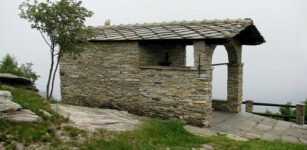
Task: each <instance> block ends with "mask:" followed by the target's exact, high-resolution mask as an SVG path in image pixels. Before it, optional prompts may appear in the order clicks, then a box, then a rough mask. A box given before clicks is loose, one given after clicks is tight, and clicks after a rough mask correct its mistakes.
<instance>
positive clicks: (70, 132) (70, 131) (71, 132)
mask: <svg viewBox="0 0 307 150" xmlns="http://www.w3.org/2000/svg"><path fill="white" fill-rule="evenodd" d="M64 131H66V132H67V133H68V136H69V137H71V138H73V139H75V138H76V137H77V136H78V135H84V134H85V131H83V130H79V129H77V128H74V127H71V126H65V127H64Z"/></svg>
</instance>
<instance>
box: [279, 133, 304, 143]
mask: <svg viewBox="0 0 307 150" xmlns="http://www.w3.org/2000/svg"><path fill="white" fill-rule="evenodd" d="M281 140H282V141H284V142H292V143H300V142H299V140H298V139H297V138H296V137H294V136H287V135H283V136H281Z"/></svg>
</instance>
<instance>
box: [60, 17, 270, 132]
mask: <svg viewBox="0 0 307 150" xmlns="http://www.w3.org/2000/svg"><path fill="white" fill-rule="evenodd" d="M95 32H96V37H95V38H93V39H91V40H90V45H89V46H88V48H87V50H85V51H84V52H82V53H81V55H80V56H73V55H70V54H65V55H64V56H63V59H62V60H61V62H60V78H61V94H62V100H63V102H64V103H68V104H75V105H84V106H90V107H101V108H113V109H119V110H126V111H129V112H131V113H134V114H138V115H145V116H150V117H158V118H165V119H166V118H168V119H177V120H181V121H182V122H185V123H189V124H194V125H199V126H208V125H209V124H210V122H211V111H212V108H213V109H219V110H224V111H229V112H239V111H240V110H241V100H242V70H243V69H242V68H243V64H242V61H241V53H242V45H259V44H262V43H264V42H265V41H264V38H263V37H262V36H261V34H260V33H259V31H258V30H257V28H256V27H255V26H254V25H253V21H252V20H251V19H237V20H230V19H226V20H202V21H191V22H186V21H183V22H168V23H152V24H134V25H114V26H110V25H108V24H106V25H105V26H101V27H97V28H95ZM187 45H192V46H193V47H194V66H192V67H187V66H186V46H187ZM217 45H224V46H225V48H226V50H227V53H228V58H229V63H228V81H227V84H228V86H227V93H228V96H227V101H216V100H212V86H211V81H212V70H213V67H212V66H211V60H212V54H213V51H214V49H215V47H216V46H217Z"/></svg>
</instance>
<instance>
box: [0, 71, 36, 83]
mask: <svg viewBox="0 0 307 150" xmlns="http://www.w3.org/2000/svg"><path fill="white" fill-rule="evenodd" d="M0 81H2V82H8V83H18V84H21V85H32V81H31V80H30V79H28V78H24V77H19V76H16V75H13V74H10V73H0Z"/></svg>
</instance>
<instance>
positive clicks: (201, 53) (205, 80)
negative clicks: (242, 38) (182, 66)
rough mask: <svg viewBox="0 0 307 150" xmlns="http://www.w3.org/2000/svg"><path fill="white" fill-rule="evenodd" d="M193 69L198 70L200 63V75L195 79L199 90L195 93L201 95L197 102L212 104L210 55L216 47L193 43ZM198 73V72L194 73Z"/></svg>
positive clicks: (197, 42)
mask: <svg viewBox="0 0 307 150" xmlns="http://www.w3.org/2000/svg"><path fill="white" fill-rule="evenodd" d="M193 46H194V67H195V68H198V65H199V62H200V75H199V78H198V79H197V82H198V85H199V87H197V89H199V90H198V91H197V92H198V93H201V95H203V98H200V99H199V100H202V101H207V102H208V103H209V104H210V105H211V102H212V84H211V82H212V67H211V60H212V54H213V51H214V49H215V47H216V45H212V44H206V43H205V41H194V42H193ZM195 73H199V72H195Z"/></svg>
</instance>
